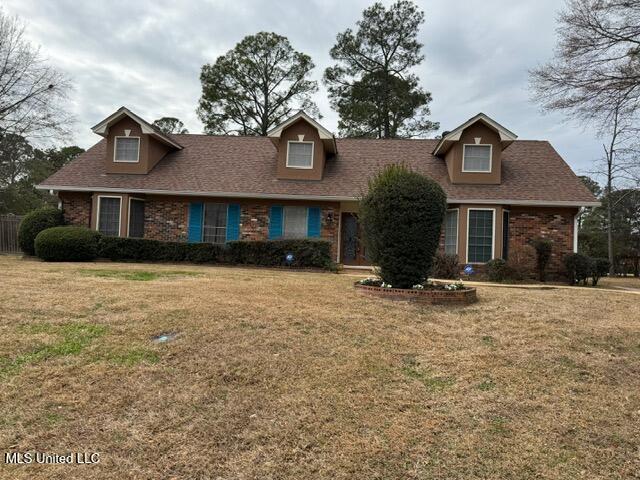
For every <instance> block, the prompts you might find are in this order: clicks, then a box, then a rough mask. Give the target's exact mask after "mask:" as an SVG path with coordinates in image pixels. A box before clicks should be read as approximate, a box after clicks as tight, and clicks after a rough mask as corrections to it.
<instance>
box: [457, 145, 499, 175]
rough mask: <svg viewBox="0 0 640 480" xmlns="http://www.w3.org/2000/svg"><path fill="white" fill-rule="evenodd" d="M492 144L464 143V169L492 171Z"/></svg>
mask: <svg viewBox="0 0 640 480" xmlns="http://www.w3.org/2000/svg"><path fill="white" fill-rule="evenodd" d="M491 147H492V146H491V145H464V147H463V148H464V151H463V159H462V171H463V172H477V173H491Z"/></svg>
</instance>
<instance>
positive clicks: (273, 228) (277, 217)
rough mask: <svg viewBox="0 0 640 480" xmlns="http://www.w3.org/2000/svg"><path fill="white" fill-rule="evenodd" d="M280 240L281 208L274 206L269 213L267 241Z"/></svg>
mask: <svg viewBox="0 0 640 480" xmlns="http://www.w3.org/2000/svg"><path fill="white" fill-rule="evenodd" d="M276 238H282V207H280V206H277V205H274V206H272V207H271V211H270V212H269V239H271V240H274V239H276Z"/></svg>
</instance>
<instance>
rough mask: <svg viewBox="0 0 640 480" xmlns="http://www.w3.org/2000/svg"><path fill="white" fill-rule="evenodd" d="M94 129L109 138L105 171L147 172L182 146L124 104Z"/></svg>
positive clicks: (142, 173)
mask: <svg viewBox="0 0 640 480" xmlns="http://www.w3.org/2000/svg"><path fill="white" fill-rule="evenodd" d="M93 131H94V132H95V133H97V134H98V135H101V136H103V137H105V138H106V140H107V146H106V155H105V158H104V162H105V171H106V173H130V174H141V175H144V174H147V173H149V172H150V171H151V170H152V169H153V167H154V166H155V165H156V164H157V163H158V162H159V161H160V160H161V159H162V158H163V157H164V156H165V155H167V154H168V153H170V152H173V151H176V150H181V149H182V147H181V146H180V145H179V144H178V143H176V142H175V141H174V140H172V139H171V138H170V137H169V136H168V135H166V134H164V133H162V132H161V131H159V130H158V129H156V128H155V127H153V126H152V125H151V124H150V123H148V122H147V121H145V120H143V119H142V118H140V117H138V116H137V115H135V114H134V113H132V112H131V111H130V110H128V109H127V108H125V107H121V108H119V109H118V110H117V111H116V112H115V113H114V114H113V115H111V116H109V117H107V118H106V119H104V120H103V121H102V122H100V123H99V124H98V125H96V126H95V127H93Z"/></svg>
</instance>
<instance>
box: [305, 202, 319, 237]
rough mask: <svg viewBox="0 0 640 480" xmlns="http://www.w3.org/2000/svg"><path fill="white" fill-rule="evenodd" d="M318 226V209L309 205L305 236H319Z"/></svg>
mask: <svg viewBox="0 0 640 480" xmlns="http://www.w3.org/2000/svg"><path fill="white" fill-rule="evenodd" d="M320 228H321V220H320V209H319V208H318V207H309V210H308V214H307V237H319V236H320Z"/></svg>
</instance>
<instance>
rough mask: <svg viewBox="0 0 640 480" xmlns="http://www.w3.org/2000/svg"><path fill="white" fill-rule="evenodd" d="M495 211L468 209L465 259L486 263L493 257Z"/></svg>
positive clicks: (471, 261) (470, 261)
mask: <svg viewBox="0 0 640 480" xmlns="http://www.w3.org/2000/svg"><path fill="white" fill-rule="evenodd" d="M494 215H495V211H494V210H493V209H491V210H481V209H469V216H468V222H467V223H468V225H467V228H468V231H469V236H468V239H467V261H468V262H469V263H486V262H488V261H489V260H491V259H492V258H493V232H494V228H493V227H494V225H493V224H494V220H495V219H494Z"/></svg>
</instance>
